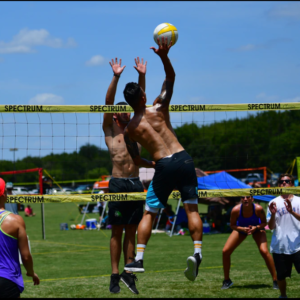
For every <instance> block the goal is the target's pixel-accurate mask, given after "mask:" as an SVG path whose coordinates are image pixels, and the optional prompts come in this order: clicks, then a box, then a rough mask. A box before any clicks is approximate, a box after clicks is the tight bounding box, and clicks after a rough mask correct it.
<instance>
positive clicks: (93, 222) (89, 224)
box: [85, 219, 97, 230]
mask: <svg viewBox="0 0 300 300" xmlns="http://www.w3.org/2000/svg"><path fill="white" fill-rule="evenodd" d="M85 224H86V229H90V230H91V229H97V226H96V225H97V220H96V219H87V220H86V221H85Z"/></svg>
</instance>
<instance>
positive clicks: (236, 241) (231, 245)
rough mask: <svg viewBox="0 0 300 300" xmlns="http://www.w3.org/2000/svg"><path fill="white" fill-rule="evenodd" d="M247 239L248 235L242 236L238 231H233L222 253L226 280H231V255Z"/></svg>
mask: <svg viewBox="0 0 300 300" xmlns="http://www.w3.org/2000/svg"><path fill="white" fill-rule="evenodd" d="M246 237H247V235H245V234H241V233H239V232H238V231H236V230H233V231H232V233H231V234H230V236H229V237H228V239H227V241H226V243H225V246H224V248H223V252H222V255H223V271H224V280H229V272H230V256H231V254H232V253H233V251H234V250H235V249H236V248H237V247H238V246H239V245H240V244H241V243H242V242H243V241H244V240H245V239H246Z"/></svg>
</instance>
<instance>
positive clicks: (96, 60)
mask: <svg viewBox="0 0 300 300" xmlns="http://www.w3.org/2000/svg"><path fill="white" fill-rule="evenodd" d="M106 62H107V61H106V59H105V58H104V57H103V56H101V55H95V56H93V57H92V58H91V59H90V60H88V61H87V62H86V63H85V65H86V66H90V67H93V66H100V65H103V64H105V63H106Z"/></svg>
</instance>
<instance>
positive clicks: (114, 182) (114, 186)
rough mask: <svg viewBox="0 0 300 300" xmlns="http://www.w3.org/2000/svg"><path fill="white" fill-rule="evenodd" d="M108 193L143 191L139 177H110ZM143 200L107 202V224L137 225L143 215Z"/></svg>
mask: <svg viewBox="0 0 300 300" xmlns="http://www.w3.org/2000/svg"><path fill="white" fill-rule="evenodd" d="M109 192H110V193H136V192H144V187H143V185H142V183H141V181H140V179H139V178H112V179H110V181H109ZM143 205H144V201H120V202H114V201H113V202H108V224H110V225H126V224H136V225H138V224H139V223H140V221H141V219H142V217H143V211H144V209H143Z"/></svg>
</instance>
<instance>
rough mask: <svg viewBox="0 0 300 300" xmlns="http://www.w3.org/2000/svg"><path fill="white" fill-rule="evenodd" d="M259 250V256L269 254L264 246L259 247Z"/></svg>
mask: <svg viewBox="0 0 300 300" xmlns="http://www.w3.org/2000/svg"><path fill="white" fill-rule="evenodd" d="M259 252H260V254H261V256H263V257H267V256H268V254H269V251H268V249H266V248H260V249H259Z"/></svg>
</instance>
